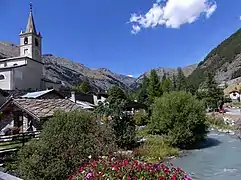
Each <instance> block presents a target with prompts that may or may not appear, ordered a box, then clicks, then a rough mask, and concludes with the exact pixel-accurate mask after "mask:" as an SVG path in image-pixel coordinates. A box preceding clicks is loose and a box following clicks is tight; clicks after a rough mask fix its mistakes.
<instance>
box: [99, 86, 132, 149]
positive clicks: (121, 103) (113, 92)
mask: <svg viewBox="0 0 241 180" xmlns="http://www.w3.org/2000/svg"><path fill="white" fill-rule="evenodd" d="M108 94H109V97H108V98H107V99H106V102H105V103H104V104H102V105H101V106H100V107H99V108H97V110H96V113H97V115H99V116H100V117H103V116H105V117H109V118H110V121H108V122H109V124H110V126H111V127H112V128H113V131H114V134H115V137H116V139H115V142H116V143H117V145H118V146H119V147H121V148H124V149H129V148H130V147H131V146H132V145H133V143H134V141H135V124H134V122H133V121H132V119H131V117H130V116H129V115H128V114H127V113H126V105H127V103H128V100H127V97H126V95H125V92H124V91H123V90H122V89H121V88H119V87H118V86H113V87H112V88H110V89H109V90H108Z"/></svg>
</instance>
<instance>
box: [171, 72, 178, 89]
mask: <svg viewBox="0 0 241 180" xmlns="http://www.w3.org/2000/svg"><path fill="white" fill-rule="evenodd" d="M176 90H177V81H176V76H175V74H173V75H172V91H176Z"/></svg>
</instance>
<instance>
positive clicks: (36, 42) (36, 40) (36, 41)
mask: <svg viewBox="0 0 241 180" xmlns="http://www.w3.org/2000/svg"><path fill="white" fill-rule="evenodd" d="M35 46H37V47H38V39H37V38H35Z"/></svg>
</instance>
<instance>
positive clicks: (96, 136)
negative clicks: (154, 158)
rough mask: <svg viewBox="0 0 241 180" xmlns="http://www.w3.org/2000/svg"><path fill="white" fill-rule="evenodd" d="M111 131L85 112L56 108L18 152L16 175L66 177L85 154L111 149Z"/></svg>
mask: <svg viewBox="0 0 241 180" xmlns="http://www.w3.org/2000/svg"><path fill="white" fill-rule="evenodd" d="M113 134H114V133H112V130H111V129H110V128H109V127H108V126H107V125H106V124H100V123H99V122H98V121H96V119H95V117H94V116H93V115H92V114H91V113H89V112H84V111H76V112H71V113H64V112H56V113H55V115H54V117H53V118H51V119H50V120H49V121H47V122H46V123H45V124H44V127H43V131H42V133H41V136H40V139H39V140H38V141H32V142H31V143H30V144H29V145H26V146H25V147H24V148H23V149H22V150H21V151H20V152H19V154H18V158H19V165H18V170H19V173H20V176H21V177H22V178H23V179H25V180H33V179H35V180H39V179H41V180H45V179H46V180H54V179H56V180H57V179H58V180H62V179H67V177H68V175H70V174H71V173H73V172H74V171H76V168H78V167H79V166H80V165H81V163H83V162H85V161H86V160H87V159H88V156H90V155H91V156H92V157H97V156H100V155H107V154H109V153H112V152H113V151H115V150H116V149H115V144H114V143H113V142H114V141H113V139H114V137H113Z"/></svg>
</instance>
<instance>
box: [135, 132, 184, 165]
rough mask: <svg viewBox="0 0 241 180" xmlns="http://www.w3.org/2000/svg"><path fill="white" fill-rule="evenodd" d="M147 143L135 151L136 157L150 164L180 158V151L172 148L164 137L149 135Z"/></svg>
mask: <svg viewBox="0 0 241 180" xmlns="http://www.w3.org/2000/svg"><path fill="white" fill-rule="evenodd" d="M145 138H146V139H147V140H146V142H145V143H144V144H143V145H141V146H140V147H138V148H136V149H135V150H134V156H135V157H138V158H140V159H142V158H143V159H144V160H147V161H148V162H153V163H157V162H160V160H163V159H164V158H167V157H170V156H178V155H179V154H180V150H179V149H177V148H174V147H172V146H170V144H169V143H168V142H166V141H165V139H164V138H163V137H162V136H159V135H148V136H146V137H145Z"/></svg>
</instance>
